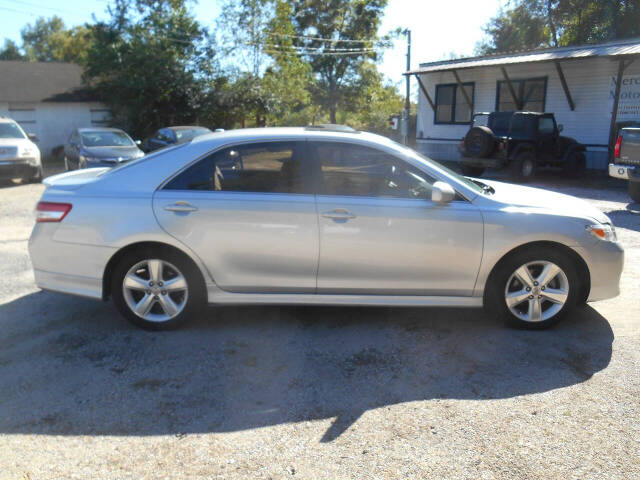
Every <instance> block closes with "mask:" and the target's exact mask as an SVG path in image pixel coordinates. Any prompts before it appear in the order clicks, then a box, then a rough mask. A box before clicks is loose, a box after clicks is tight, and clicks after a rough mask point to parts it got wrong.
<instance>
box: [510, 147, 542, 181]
mask: <svg viewBox="0 0 640 480" xmlns="http://www.w3.org/2000/svg"><path fill="white" fill-rule="evenodd" d="M536 167H537V165H536V156H535V154H534V153H533V152H528V151H527V152H521V153H519V154H518V155H517V156H516V158H514V159H513V160H512V161H511V163H510V164H509V168H508V173H509V178H510V179H511V180H512V181H515V182H520V183H525V182H529V181H531V179H532V178H533V177H535V175H536Z"/></svg>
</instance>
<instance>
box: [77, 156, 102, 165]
mask: <svg viewBox="0 0 640 480" xmlns="http://www.w3.org/2000/svg"><path fill="white" fill-rule="evenodd" d="M79 159H80V161H81V162H86V163H94V162H100V161H101V160H102V159H100V158H98V157H87V156H86V155H80V156H79Z"/></svg>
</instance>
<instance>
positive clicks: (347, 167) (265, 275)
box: [29, 126, 624, 329]
mask: <svg viewBox="0 0 640 480" xmlns="http://www.w3.org/2000/svg"><path fill="white" fill-rule="evenodd" d="M44 183H45V184H46V186H47V189H46V190H45V192H44V194H43V196H42V199H41V201H40V202H39V203H38V205H37V209H36V224H35V227H34V230H33V233H32V235H31V238H30V241H29V251H30V255H31V259H32V262H33V268H34V272H35V279H36V283H37V285H38V286H39V287H40V288H42V289H46V290H53V291H56V292H63V293H69V294H75V295H83V296H87V297H92V298H95V299H102V300H107V299H109V298H111V299H113V301H114V302H115V304H116V306H117V307H118V309H119V310H120V312H121V313H122V314H123V315H124V316H125V317H126V318H127V319H129V320H130V321H131V322H133V323H134V324H136V325H138V326H141V327H143V328H149V329H168V328H175V327H176V326H178V325H180V324H182V323H183V322H184V321H186V320H188V319H189V318H190V317H193V316H194V315H196V314H197V313H198V312H200V311H201V310H202V309H203V307H204V305H205V304H206V303H209V304H218V305H220V304H316V305H387V306H425V307H428V306H452V307H482V306H483V305H484V306H485V307H486V308H488V309H489V310H490V311H491V312H492V313H493V314H494V315H495V316H496V317H501V318H503V319H505V320H507V321H508V322H510V323H511V324H512V325H515V326H519V327H529V328H542V327H548V326H550V325H552V324H554V323H555V322H557V321H558V320H559V319H560V318H561V317H562V316H563V315H564V314H566V313H567V312H568V311H569V310H570V309H571V308H573V307H574V306H576V305H578V304H582V303H584V302H587V301H596V300H601V299H605V298H611V297H614V296H616V295H617V294H618V293H619V279H620V275H621V272H622V267H623V256H624V254H623V250H622V247H621V246H620V244H619V243H618V242H617V240H616V234H615V229H614V226H613V225H612V223H611V221H610V220H609V218H608V217H607V216H606V215H604V214H603V213H602V212H600V211H599V210H597V209H596V208H595V207H593V206H591V205H589V204H588V203H586V202H584V201H582V200H579V199H576V198H573V197H570V196H567V195H562V194H558V193H552V192H548V191H545V190H540V189H534V188H529V187H523V186H518V185H513V184H507V183H500V182H496V181H490V180H484V179H483V180H482V181H480V180H478V179H472V178H467V177H462V176H460V175H458V174H456V173H454V172H452V171H450V170H448V169H446V168H445V167H443V166H441V165H439V164H438V163H436V162H434V161H432V160H430V159H428V158H425V157H423V156H422V155H420V154H419V153H417V152H415V151H413V150H411V149H409V148H407V147H404V146H402V145H399V144H397V143H395V142H393V141H391V140H389V139H386V138H384V137H380V136H377V135H373V134H369V133H364V132H358V131H355V130H352V129H349V128H346V127H339V126H320V127H307V128H263V129H243V130H235V131H227V132H220V133H215V134H208V135H204V136H201V137H197V138H195V139H193V140H192V141H190V142H188V143H185V144H181V145H178V146H175V147H168V148H166V149H163V150H160V151H158V152H156V153H153V154H151V155H148V156H145V157H143V158H140V159H138V160H134V161H132V162H130V163H127V164H123V165H119V166H117V167H115V168H112V169H109V168H91V169H86V170H79V171H73V172H67V173H62V174H60V175H56V176H53V177H49V178H47V179H46V180H45V182H44Z"/></svg>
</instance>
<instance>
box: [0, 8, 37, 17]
mask: <svg viewBox="0 0 640 480" xmlns="http://www.w3.org/2000/svg"><path fill="white" fill-rule="evenodd" d="M0 10H4V11H6V12H13V13H24V14H25V15H30V16H32V17H35V16H36V14H35V13H32V12H25V11H24V10H16V9H15V8H8V7H0Z"/></svg>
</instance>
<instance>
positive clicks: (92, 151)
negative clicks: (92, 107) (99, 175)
mask: <svg viewBox="0 0 640 480" xmlns="http://www.w3.org/2000/svg"><path fill="white" fill-rule="evenodd" d="M142 156H144V152H143V151H142V150H140V148H138V145H137V142H134V141H133V140H132V139H131V137H130V136H129V135H127V134H126V133H125V132H123V131H122V130H120V129H118V128H102V127H90V128H78V129H76V130H74V131H73V133H71V135H70V136H69V139H68V140H67V143H66V145H65V146H64V166H65V170H67V171H68V170H75V169H79V168H92V167H114V166H116V165H118V164H120V163H125V162H128V161H131V160H135V159H136V158H140V157H142Z"/></svg>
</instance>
